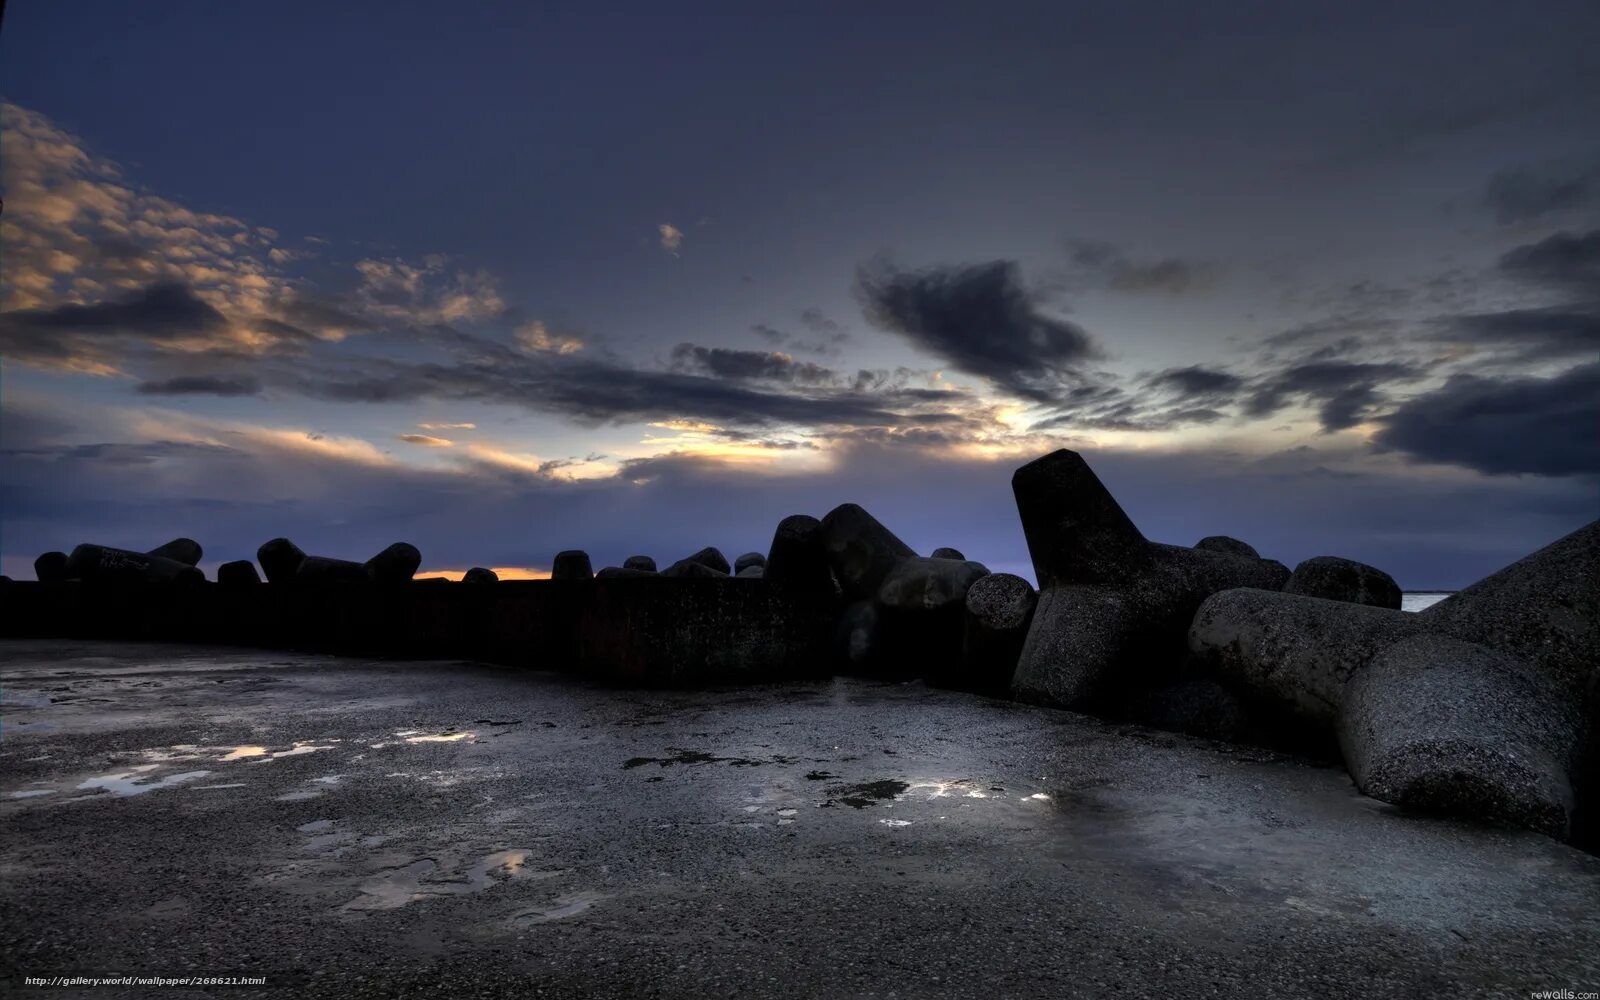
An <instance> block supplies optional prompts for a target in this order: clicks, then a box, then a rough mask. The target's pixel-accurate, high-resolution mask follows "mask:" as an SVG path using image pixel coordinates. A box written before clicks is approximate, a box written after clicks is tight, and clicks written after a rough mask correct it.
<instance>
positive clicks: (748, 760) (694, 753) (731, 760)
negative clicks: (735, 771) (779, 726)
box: [622, 747, 795, 771]
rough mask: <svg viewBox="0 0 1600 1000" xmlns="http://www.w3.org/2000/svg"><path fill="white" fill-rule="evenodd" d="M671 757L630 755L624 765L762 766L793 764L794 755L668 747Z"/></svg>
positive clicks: (629, 766) (626, 768)
mask: <svg viewBox="0 0 1600 1000" xmlns="http://www.w3.org/2000/svg"><path fill="white" fill-rule="evenodd" d="M667 753H669V754H672V756H670V757H630V758H629V759H628V760H627V761H625V762H624V763H623V765H622V769H623V770H624V771H627V770H631V769H632V768H635V767H643V766H644V765H646V764H659V765H660V766H662V767H671V766H672V765H674V764H727V765H728V766H729V767H760V766H761V765H763V764H793V763H794V762H795V758H794V757H786V756H784V755H782V754H773V755H772V756H771V757H767V758H762V757H718V756H716V755H714V754H709V753H706V752H705V751H704V750H685V749H684V748H683V747H667Z"/></svg>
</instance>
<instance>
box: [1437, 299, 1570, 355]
mask: <svg viewBox="0 0 1600 1000" xmlns="http://www.w3.org/2000/svg"><path fill="white" fill-rule="evenodd" d="M1432 325H1433V329H1432V330H1431V331H1430V333H1429V337H1430V339H1432V340H1434V341H1437V342H1439V343H1441V344H1447V345H1452V346H1456V347H1465V348H1469V349H1472V350H1474V351H1480V350H1488V351H1500V352H1504V353H1505V354H1506V355H1507V357H1506V360H1507V361H1508V362H1510V363H1514V364H1530V363H1537V362H1543V361H1551V360H1559V359H1563V358H1573V357H1596V356H1600V303H1588V304H1586V305H1585V306H1584V307H1582V308H1574V307H1571V306H1550V307H1546V308H1542V309H1509V310H1505V311H1502V312H1494V313H1476V314H1466V315H1460V316H1445V317H1440V318H1438V319H1436V320H1434V321H1433V324H1432Z"/></svg>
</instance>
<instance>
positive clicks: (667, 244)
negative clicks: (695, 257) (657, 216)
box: [656, 222, 683, 257]
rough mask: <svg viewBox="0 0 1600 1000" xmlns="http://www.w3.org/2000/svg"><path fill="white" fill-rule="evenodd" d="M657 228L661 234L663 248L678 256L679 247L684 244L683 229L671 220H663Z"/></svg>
mask: <svg viewBox="0 0 1600 1000" xmlns="http://www.w3.org/2000/svg"><path fill="white" fill-rule="evenodd" d="M656 230H657V232H659V233H660V234H661V249H663V250H665V251H666V252H667V253H670V254H672V256H674V257H676V256H678V248H679V247H681V246H683V230H681V229H679V228H678V227H677V226H674V225H673V224H672V223H670V222H663V223H662V224H661V225H659V226H657V227H656Z"/></svg>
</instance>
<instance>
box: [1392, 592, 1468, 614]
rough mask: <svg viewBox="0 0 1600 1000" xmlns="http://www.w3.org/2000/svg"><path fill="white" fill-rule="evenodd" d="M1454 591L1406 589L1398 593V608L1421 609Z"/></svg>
mask: <svg viewBox="0 0 1600 1000" xmlns="http://www.w3.org/2000/svg"><path fill="white" fill-rule="evenodd" d="M1454 593H1455V591H1453V590H1407V591H1405V592H1403V593H1402V594H1401V595H1400V610H1401V611H1422V610H1424V609H1426V608H1431V607H1433V606H1434V605H1435V604H1438V603H1439V602H1440V601H1442V600H1444V599H1445V598H1446V597H1449V596H1451V595H1452V594H1454Z"/></svg>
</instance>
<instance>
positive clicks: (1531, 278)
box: [1498, 229, 1600, 297]
mask: <svg viewBox="0 0 1600 1000" xmlns="http://www.w3.org/2000/svg"><path fill="white" fill-rule="evenodd" d="M1498 266H1499V270H1500V271H1501V273H1503V274H1505V275H1507V276H1509V277H1512V278H1515V279H1517V280H1518V281H1522V282H1526V283H1528V284H1531V285H1538V286H1542V287H1546V288H1552V289H1558V290H1562V291H1568V292H1575V293H1577V294H1579V295H1585V296H1596V297H1600V229H1591V230H1590V231H1589V232H1586V233H1566V232H1562V233H1556V234H1555V235H1554V236H1550V237H1547V238H1545V239H1543V240H1540V241H1539V242H1538V243H1530V244H1527V245H1525V246H1520V247H1517V248H1515V249H1513V250H1510V251H1507V252H1506V253H1505V254H1503V255H1502V256H1501V257H1500V260H1499V264H1498Z"/></svg>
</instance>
